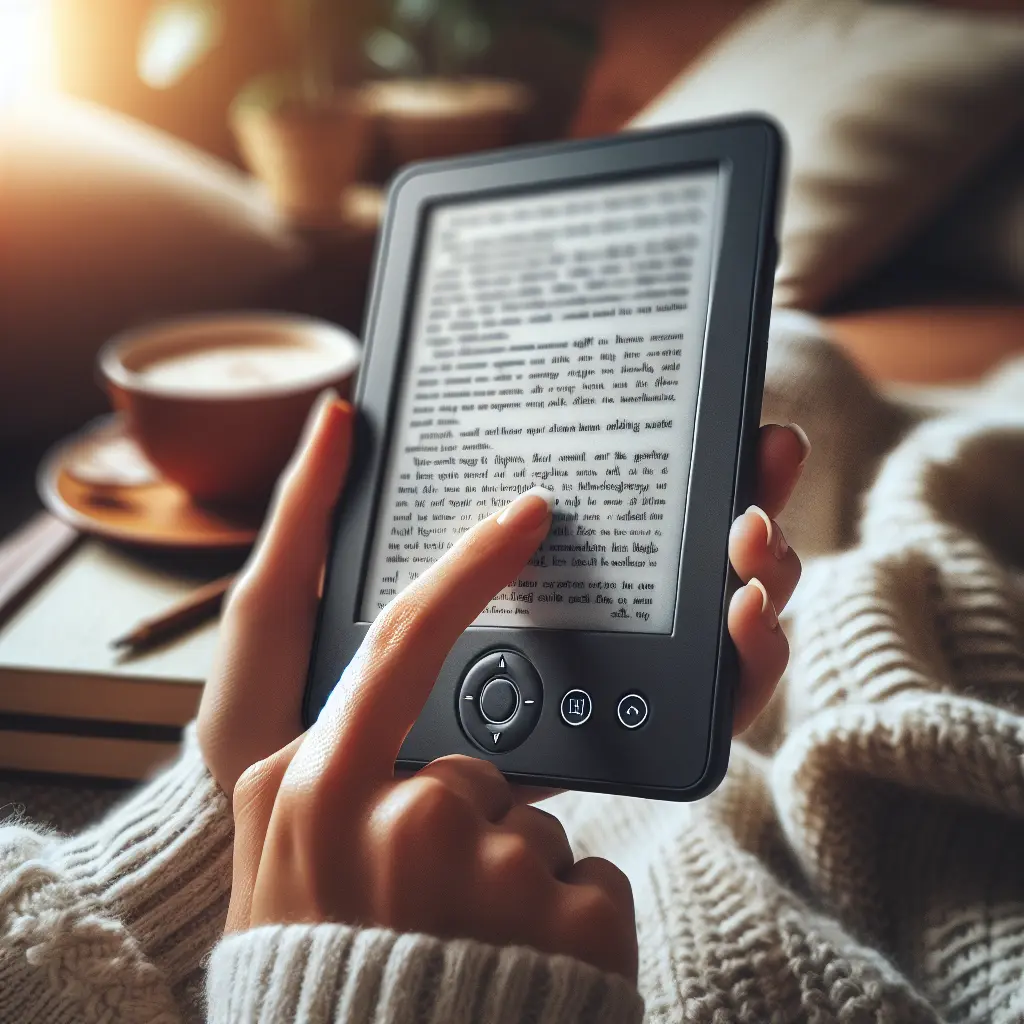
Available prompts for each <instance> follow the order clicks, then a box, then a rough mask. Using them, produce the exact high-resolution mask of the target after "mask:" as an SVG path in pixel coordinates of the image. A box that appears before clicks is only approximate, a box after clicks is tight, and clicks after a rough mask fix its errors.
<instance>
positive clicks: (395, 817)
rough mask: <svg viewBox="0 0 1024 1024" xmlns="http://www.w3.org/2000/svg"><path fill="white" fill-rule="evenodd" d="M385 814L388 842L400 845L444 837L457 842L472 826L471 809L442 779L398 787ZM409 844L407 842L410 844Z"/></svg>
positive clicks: (410, 844)
mask: <svg viewBox="0 0 1024 1024" xmlns="http://www.w3.org/2000/svg"><path fill="white" fill-rule="evenodd" d="M387 804H388V806H386V807H385V809H384V813H385V815H386V817H387V823H388V829H387V833H388V839H389V842H390V843H392V844H393V845H395V846H397V847H399V848H403V847H404V848H405V849H409V848H410V847H411V848H415V847H413V846H412V844H414V843H417V842H423V841H424V840H427V839H429V840H431V841H436V840H437V839H438V838H443V839H445V840H447V841H450V842H454V841H457V840H458V838H459V837H462V836H464V835H465V834H466V833H467V831H468V830H469V829H470V827H471V825H472V823H473V818H474V817H475V816H474V815H473V812H472V808H470V806H469V805H468V804H467V803H466V801H465V800H463V798H462V797H461V796H460V795H459V794H458V793H455V792H453V791H452V790H451V789H449V788H448V787H447V786H446V785H445V784H444V782H442V781H441V780H440V779H437V778H432V777H430V776H426V777H423V778H419V777H417V778H413V779H409V780H407V781H406V782H403V783H401V784H400V785H399V786H397V787H395V789H394V790H393V792H392V796H391V798H390V799H389V800H388V801H387ZM407 844H408V845H407Z"/></svg>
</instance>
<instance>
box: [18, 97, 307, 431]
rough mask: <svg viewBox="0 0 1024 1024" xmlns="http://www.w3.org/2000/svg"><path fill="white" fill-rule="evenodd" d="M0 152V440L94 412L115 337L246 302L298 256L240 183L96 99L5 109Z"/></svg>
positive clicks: (251, 189) (262, 203)
mask: <svg viewBox="0 0 1024 1024" xmlns="http://www.w3.org/2000/svg"><path fill="white" fill-rule="evenodd" d="M0 154H2V156H0V160H2V171H0V233H2V237H0V442H2V441H5V440H10V439H12V438H16V437H19V436H24V435H36V436H39V435H47V436H49V435H53V434H54V433H55V432H57V431H59V430H64V429H66V428H68V427H70V426H73V425H75V424H76V423H78V422H80V421H81V419H82V418H83V417H85V416H88V415H89V414H91V413H92V412H94V411H96V410H100V409H103V408H104V406H105V400H104V398H103V396H102V394H101V393H100V391H99V389H98V388H97V386H96V384H95V377H94V371H93V359H94V357H95V353H96V351H97V349H98V348H99V347H100V346H101V345H102V343H103V342H104V341H106V340H107V338H108V337H110V335H112V334H113V333H115V332H117V331H120V330H122V329H124V328H126V327H128V326H132V325H134V324H137V323H139V322H141V321H144V320H147V319H150V318H153V317H159V316H165V315H169V314H177V313H183V312H191V311H197V310H209V309H223V308H230V307H232V306H237V305H240V304H245V303H249V302H252V301H254V300H258V299H259V296H260V293H261V290H262V289H264V288H265V287H266V286H267V285H269V284H271V283H272V282H274V281H276V280H277V279H279V278H281V277H282V276H283V275H287V274H289V273H290V272H292V271H294V270H296V269H297V268H298V267H299V266H300V265H301V264H302V262H303V259H304V256H303V250H302V248H301V246H300V245H299V243H298V242H297V241H296V240H295V239H294V238H293V237H292V236H291V235H290V234H289V232H288V231H287V230H286V229H285V227H284V226H282V224H281V223H279V221H278V219H277V217H276V215H275V214H274V212H273V210H272V209H271V208H270V206H269V203H268V201H267V200H266V199H264V198H263V197H262V195H261V194H260V193H259V191H258V190H256V189H255V186H253V184H252V183H251V181H250V180H249V179H247V178H246V177H244V176H243V175H242V174H241V173H239V172H238V171H236V170H234V169H233V168H231V167H229V166H228V165H226V164H222V163H220V162H218V161H216V160H214V159H212V158H209V157H207V156H204V155H203V154H201V153H200V152H198V151H197V150H194V149H192V148H190V147H188V146H186V145H184V144H181V143H178V142H176V141H174V140H173V139H172V138H170V137H169V136H166V135H163V134H161V133H159V132H157V131H155V130H152V129H149V128H146V127H144V126H143V125H141V124H138V123H136V122H133V121H130V120H127V119H125V118H123V117H120V116H117V115H114V114H112V113H108V112H105V111H103V110H101V109H100V108H97V107H91V106H88V105H85V104H82V103H77V102H72V101H70V100H60V99H55V100H52V101H47V102H45V103H44V104H41V105H38V106H36V105H33V106H25V107H21V108H17V109H10V110H6V111H4V112H3V113H2V114H0Z"/></svg>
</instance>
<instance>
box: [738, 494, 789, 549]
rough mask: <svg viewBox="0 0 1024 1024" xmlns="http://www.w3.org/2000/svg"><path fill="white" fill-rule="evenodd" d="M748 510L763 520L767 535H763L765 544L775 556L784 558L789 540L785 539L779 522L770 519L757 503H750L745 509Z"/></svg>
mask: <svg viewBox="0 0 1024 1024" xmlns="http://www.w3.org/2000/svg"><path fill="white" fill-rule="evenodd" d="M747 511H748V512H753V513H754V514H755V515H757V516H760V517H761V520H762V521H763V522H764V526H765V530H767V535H766V537H765V546H766V547H767V548H768V550H769V551H770V552H771V553H772V554H773V555H774V556H775V557H776V558H779V559H781V558H784V557H785V555H786V552H787V551H789V542H788V541H787V540H786V538H785V536H784V535H783V533H782V529H781V528H780V526H779V524H778V523H777V522H775V520H774V519H771V518H770V517H769V515H768V513H767V512H765V510H764V509H763V508H759V507H758V506H757V505H751V506H750V508H748V509H747Z"/></svg>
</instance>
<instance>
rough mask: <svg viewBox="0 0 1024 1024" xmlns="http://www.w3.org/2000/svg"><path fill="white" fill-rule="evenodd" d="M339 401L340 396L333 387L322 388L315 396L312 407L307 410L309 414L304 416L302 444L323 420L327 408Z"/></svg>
mask: <svg viewBox="0 0 1024 1024" xmlns="http://www.w3.org/2000/svg"><path fill="white" fill-rule="evenodd" d="M340 402H341V396H340V395H339V394H338V392H337V390H336V389H335V388H324V390H323V391H321V392H320V394H319V395H317V396H316V401H315V402H314V403H313V407H312V408H311V409H310V410H309V415H308V416H307V417H306V426H305V427H304V428H303V431H302V445H303V446H304V445H305V444H306V442H307V441H309V439H310V438H311V437H312V436H313V435H314V434H315V433H316V430H317V427H318V426H319V425H320V424H321V423H322V422H323V418H324V416H325V415H326V414H327V410H328V409H329V408H330V407H331V406H332V405H335V404H336V403H340Z"/></svg>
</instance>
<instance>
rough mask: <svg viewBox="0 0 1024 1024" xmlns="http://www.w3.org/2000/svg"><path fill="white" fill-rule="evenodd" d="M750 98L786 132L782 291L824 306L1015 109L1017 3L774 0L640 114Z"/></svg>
mask: <svg viewBox="0 0 1024 1024" xmlns="http://www.w3.org/2000/svg"><path fill="white" fill-rule="evenodd" d="M750 111H761V112H763V113H767V114H769V115H770V116H772V117H774V118H775V119H776V120H777V121H778V122H779V123H780V124H781V125H782V126H783V128H784V129H785V131H786V134H787V136H788V140H789V180H788V186H787V195H786V203H785V209H784V215H783V219H782V224H781V234H780V249H781V259H780V265H779V271H778V275H777V279H776V295H775V299H776V302H777V303H779V304H782V305H792V306H798V307H801V308H805V309H811V310H818V309H821V308H822V307H824V306H825V305H826V304H827V303H829V302H830V301H832V300H834V299H836V298H837V297H838V296H839V295H840V294H841V293H842V291H843V289H844V288H846V287H847V286H849V285H851V284H852V283H853V282H855V281H856V280H857V278H859V277H860V276H861V275H862V274H864V273H865V272H866V271H868V270H869V269H871V268H873V267H874V266H876V265H877V264H878V263H880V262H881V261H882V260H883V259H884V258H885V257H886V256H887V255H888V254H889V253H890V252H892V251H893V250H894V248H895V247H896V246H897V245H898V244H899V243H900V242H902V241H904V240H905V239H906V238H907V237H908V235H909V234H910V233H911V232H912V231H913V230H914V229H916V228H918V227H920V226H921V225H922V224H923V222H924V221H925V220H926V219H927V218H928V217H929V215H930V214H931V213H932V212H933V211H934V210H936V209H937V208H938V207H939V206H940V205H942V204H943V202H944V201H946V200H948V199H949V197H950V196H951V194H952V193H953V191H954V190H955V189H956V186H957V185H958V184H959V183H961V182H962V181H963V180H964V179H965V178H966V177H967V176H968V175H969V174H970V173H971V171H972V170H974V169H975V168H976V167H978V166H979V165H980V164H981V163H982V162H983V161H984V160H985V159H986V157H988V156H989V155H991V154H992V153H993V152H994V151H995V150H996V149H997V148H998V147H999V146H1000V145H1001V144H1003V143H1004V142H1005V141H1006V140H1007V139H1008V138H1009V137H1010V136H1011V135H1012V134H1013V133H1014V131H1015V129H1016V128H1017V126H1018V125H1020V124H1022V123H1024V18H1021V17H1019V16H1012V15H995V14H984V13H975V12H967V11H955V10H949V9H939V8H935V7H931V6H925V5H921V4H910V3H880V2H870V0H775V2H772V3H767V4H763V5H761V6H759V7H758V8H756V9H754V10H753V11H752V12H751V13H749V14H748V15H746V16H745V17H743V18H741V19H740V20H739V21H738V22H737V23H736V24H735V25H734V26H733V27H732V28H731V29H730V30H728V31H727V32H726V33H725V34H724V35H723V36H721V37H720V38H719V40H718V41H717V42H716V43H715V44H713V45H712V46H711V48H710V49H709V50H708V51H707V52H706V54H705V55H704V57H703V58H701V59H700V60H698V61H697V62H696V64H695V65H693V67H692V68H691V69H688V70H687V71H686V72H685V73H684V74H683V75H681V76H680V78H679V79H678V80H677V81H676V82H675V83H674V84H673V85H672V86H670V87H669V88H668V90H666V91H665V92H664V93H663V94H662V95H661V96H660V97H659V98H658V99H656V100H655V101H654V103H653V104H652V105H651V106H650V107H649V108H648V109H647V110H646V111H644V112H642V113H641V114H640V116H639V117H638V118H637V119H636V120H635V121H634V125H635V126H637V127H645V126H651V125H663V124H669V123H674V122H677V121H688V120H698V119H701V118H707V117H714V116H720V115H726V114H736V113H742V112H750Z"/></svg>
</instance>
